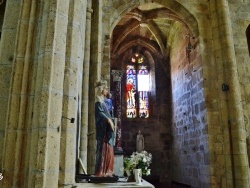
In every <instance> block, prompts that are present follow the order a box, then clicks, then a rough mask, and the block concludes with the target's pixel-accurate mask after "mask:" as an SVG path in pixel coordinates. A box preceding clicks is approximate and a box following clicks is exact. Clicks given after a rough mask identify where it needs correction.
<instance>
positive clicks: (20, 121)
mask: <svg viewBox="0 0 250 188" xmlns="http://www.w3.org/2000/svg"><path fill="white" fill-rule="evenodd" d="M36 6H37V4H36V2H27V1H26V2H23V3H22V5H20V2H17V1H12V0H10V1H8V2H7V5H6V12H5V21H4V26H3V35H2V40H3V41H2V46H1V53H0V55H1V58H0V62H1V66H0V72H2V73H3V72H6V73H5V74H1V73H0V75H1V77H0V78H1V79H0V80H1V81H2V83H1V84H0V86H1V93H0V96H1V95H2V96H4V95H3V94H5V95H6V96H5V99H6V101H3V100H0V104H1V110H3V111H4V113H2V111H1V110H0V112H1V113H0V114H1V115H4V116H6V112H7V116H6V123H7V125H6V129H5V130H6V134H5V143H6V145H5V147H4V149H3V150H2V149H1V147H0V151H1V152H0V153H1V154H3V161H2V160H0V161H1V162H2V164H3V173H4V178H3V180H2V181H0V187H24V184H23V181H24V180H25V178H26V174H25V170H26V169H27V166H26V165H27V164H26V163H27V160H26V159H27V155H28V154H27V153H26V149H27V148H28V146H27V142H28V141H27V140H28V138H29V137H28V135H27V132H28V129H29V126H30V122H31V120H30V119H31V116H30V115H31V108H32V107H31V106H32V105H31V103H32V101H33V99H34V96H33V89H32V86H31V85H32V84H31V83H32V81H31V80H32V79H30V76H31V75H32V74H33V59H32V49H31V48H29V47H30V46H32V42H33V41H32V40H33V37H34V28H35V24H36V23H35V21H34V20H35V14H36V13H35V10H36ZM18 16H19V20H18V22H17V18H18ZM15 39H17V40H15ZM14 44H15V45H16V47H15V51H13V50H14ZM13 52H14V53H13ZM5 55H6V56H7V57H6V56H5ZM8 56H9V57H8ZM7 60H8V61H7ZM12 66H13V67H12ZM2 67H5V69H3V70H5V71H2V70H1V69H2ZM11 68H12V77H11V76H10V74H11V71H10V70H9V69H11ZM3 76H6V78H4V77H3ZM7 77H8V78H7ZM9 79H11V81H10V82H9ZM3 81H5V83H3ZM10 83H11V85H9V84H10ZM6 89H7V90H8V91H6ZM8 92H9V93H8ZM8 96H9V104H8V108H7V106H5V105H7V103H6V102H7V99H8ZM6 109H8V110H6ZM1 115H0V120H1V121H0V122H1V125H5V121H4V119H3V118H1ZM3 122H4V123H3ZM1 125H0V132H2V131H1V129H2V127H1ZM0 137H1V138H4V136H2V135H1V134H0ZM0 143H1V141H0ZM0 171H2V168H1V169H0ZM20 179H22V181H20ZM1 183H2V184H1Z"/></svg>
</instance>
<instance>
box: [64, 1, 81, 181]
mask: <svg viewBox="0 0 250 188" xmlns="http://www.w3.org/2000/svg"><path fill="white" fill-rule="evenodd" d="M79 7H81V8H82V9H80V10H81V11H79ZM83 18H86V1H84V0H79V1H70V6H69V14H68V20H69V23H68V27H67V40H66V41H67V45H66V58H65V71H64V72H65V76H64V83H63V112H62V116H63V118H62V122H61V123H62V125H61V146H60V174H59V186H61V185H65V184H67V185H68V184H73V183H74V182H75V172H76V167H75V166H76V165H75V163H76V161H75V159H76V148H77V149H78V147H76V138H77V128H78V127H79V126H80V124H81V123H80V115H79V114H80V113H81V109H80V106H81V105H80V104H81V102H80V101H81V97H80V95H81V93H82V69H83V68H82V62H83V57H84V53H83V48H84V41H82V40H81V39H82V38H85V23H86V21H85V19H83ZM67 118H69V119H71V118H74V120H75V121H74V122H71V121H70V120H69V119H67ZM72 159H74V160H72Z"/></svg>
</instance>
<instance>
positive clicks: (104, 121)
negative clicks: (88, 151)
mask: <svg viewBox="0 0 250 188" xmlns="http://www.w3.org/2000/svg"><path fill="white" fill-rule="evenodd" d="M95 118H96V141H97V147H96V165H95V175H96V176H100V177H106V176H109V177H110V176H113V174H114V147H113V146H114V132H113V130H112V129H111V127H110V125H109V123H108V118H110V119H112V117H111V115H110V113H109V111H108V108H107V106H106V104H105V103H104V102H103V101H97V102H96V103H95Z"/></svg>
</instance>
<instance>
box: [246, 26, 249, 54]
mask: <svg viewBox="0 0 250 188" xmlns="http://www.w3.org/2000/svg"><path fill="white" fill-rule="evenodd" d="M246 35H247V44H248V52H249V55H250V25H249V26H248V27H247V30H246Z"/></svg>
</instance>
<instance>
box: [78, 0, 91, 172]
mask: <svg viewBox="0 0 250 188" xmlns="http://www.w3.org/2000/svg"><path fill="white" fill-rule="evenodd" d="M91 6H92V2H91V1H88V3H87V13H86V26H85V32H86V33H85V46H84V47H85V48H84V62H83V75H82V78H83V81H82V113H81V114H82V118H81V122H82V123H81V134H80V153H79V157H80V159H81V160H82V162H83V165H84V167H85V168H86V170H87V171H88V169H87V154H88V151H87V148H88V120H89V118H88V112H89V110H88V105H89V60H90V36H91V14H92V12H93V10H92V9H91ZM79 172H80V173H83V170H82V168H81V167H79Z"/></svg>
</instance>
